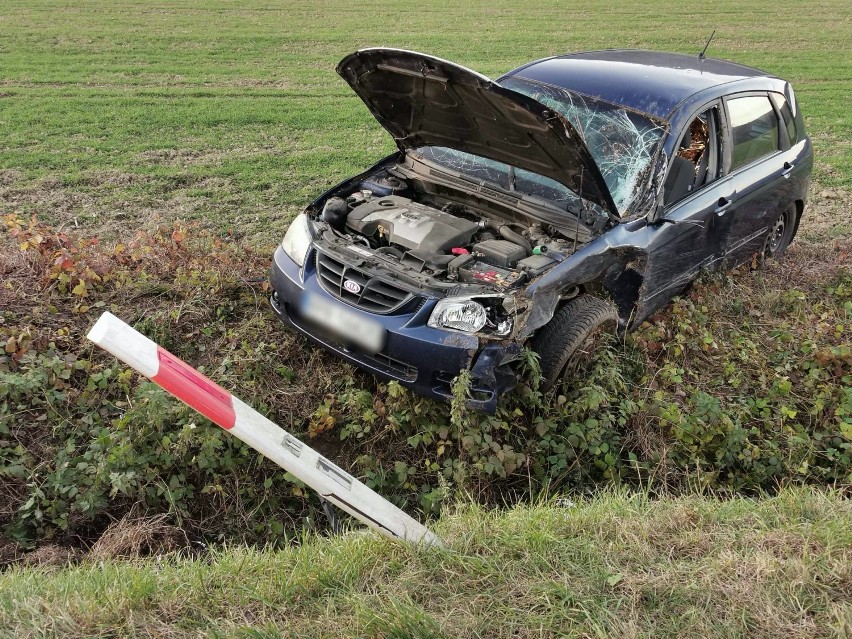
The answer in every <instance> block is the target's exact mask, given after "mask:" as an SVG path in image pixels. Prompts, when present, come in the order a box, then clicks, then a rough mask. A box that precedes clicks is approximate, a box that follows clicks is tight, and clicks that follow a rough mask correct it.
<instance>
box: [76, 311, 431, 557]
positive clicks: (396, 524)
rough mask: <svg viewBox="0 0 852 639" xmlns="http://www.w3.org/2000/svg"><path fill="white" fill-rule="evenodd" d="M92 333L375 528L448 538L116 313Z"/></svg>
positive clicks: (394, 534) (423, 538)
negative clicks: (431, 528)
mask: <svg viewBox="0 0 852 639" xmlns="http://www.w3.org/2000/svg"><path fill="white" fill-rule="evenodd" d="M87 337H88V338H89V339H90V340H91V341H93V342H94V343H95V344H97V345H98V346H100V347H101V348H103V349H105V350H106V351H108V352H110V353H112V354H113V355H115V356H116V357H117V358H118V359H120V360H122V361H123V362H125V363H126V364H128V365H129V366H131V367H132V368H134V369H136V370H137V371H139V372H140V373H142V374H143V375H144V376H145V377H148V378H149V379H150V380H151V381H153V382H155V383H156V384H158V385H159V386H161V387H162V388H164V389H165V390H167V391H168V392H169V393H171V394H172V395H174V396H175V397H177V398H178V399H179V400H181V401H182V402H184V403H186V404H187V405H188V406H190V407H191V408H193V409H195V410H196V411H198V412H199V413H201V414H202V415H204V416H205V417H207V418H208V419H210V420H211V421H213V422H214V423H216V424H218V425H219V426H221V427H222V428H224V429H226V430H227V431H228V432H229V433H231V434H232V435H234V436H235V437H237V438H239V439H240V440H242V441H243V442H245V443H246V444H248V445H249V446H251V447H252V448H254V449H255V450H256V451H257V452H259V453H260V454H262V455H264V456H265V457H267V458H269V459H270V460H272V461H273V462H275V463H276V464H278V465H279V466H281V468H283V469H284V470H286V471H287V472H289V473H292V474H293V475H294V476H295V477H297V478H298V479H299V480H301V481H303V482H304V483H305V484H307V485H308V486H310V487H311V488H313V489H314V490H315V491H317V493H319V495H320V497H322V498H323V499H325V500H327V501H329V502H331V503H332V504H334V505H335V506H337V507H338V508H340V509H342V510H344V511H346V512H347V513H349V514H350V515H352V516H353V517H355V518H356V519H358V520H359V521H361V522H363V523H364V524H366V525H367V526H369V527H370V528H372V529H373V530H376V531H377V532H379V533H381V534H383V535H385V536H386V537H391V538H394V539H404V540H406V541H409V542H413V543H418V542H423V543H426V544H442V542H441V540H440V539H439V538H438V537H437V536H435V535H434V534H432V533H431V532H430V531H429V530H428V529H427V528H426V527H424V526H423V525H422V524H420V522H418V521H417V520H415V519H413V518H412V517H410V516H409V515H407V514H406V513H405V512H403V511H402V510H400V509H399V508H397V507H396V506H394V505H393V504H392V503H390V502H389V501H388V500H386V499H385V498H384V497H382V496H381V495H379V494H378V493H376V492H374V491H373V490H371V489H370V488H368V487H367V486H365V485H364V484H363V483H361V482H360V481H358V480H357V479H355V478H354V477H352V475H350V474H348V473H347V472H346V471H344V470H341V469H340V468H338V467H337V466H335V465H334V464H333V463H332V462H330V461H329V460H327V459H326V458H325V457H323V456H322V455H320V454H319V453H317V452H316V451H315V450H314V449H313V448H311V447H310V446H308V445H307V444H305V443H303V442H302V441H300V440H299V439H297V438H296V437H294V436H293V435H291V434H290V433H288V432H287V431H285V430H284V429H283V428H281V427H280V426H278V425H276V424H275V423H273V422H272V421H270V420H268V419H267V418H266V417H264V416H263V415H261V414H260V413H258V412H257V411H256V410H254V409H253V408H252V407H251V406H249V405H248V404H246V403H245V402H242V401H241V400H240V399H238V398H237V397H234V396H233V395H231V394H230V393H229V392H228V391H226V390H225V389H224V388H222V387H221V386H219V385H218V384H216V383H215V382H213V381H212V380H210V379H209V378H207V377H206V376H205V375H202V374H201V373H199V372H198V371H197V370H195V369H194V368H193V367H192V366H190V365H189V364H187V363H186V362H184V361H182V360H181V359H179V358H178V357H175V356H174V355H172V354H171V353H169V352H168V351H167V350H165V349H163V348H161V347H159V346H158V345H157V344H156V343H155V342H153V341H151V340H150V339H148V338H147V337H145V336H144V335H142V334H141V333H139V332H138V331H136V330H135V329H133V328H132V327H130V326H128V325H127V324H125V323H124V322H122V321H121V320H120V319H118V318H117V317H116V316H115V315H113V314H112V313H109V312H107V313H104V314H103V315H101V317H100V319H98V321H97V322H96V323H95V325H94V326H93V327H92V330H90V331H89V334H88V335H87Z"/></svg>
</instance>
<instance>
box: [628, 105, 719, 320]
mask: <svg viewBox="0 0 852 639" xmlns="http://www.w3.org/2000/svg"><path fill="white" fill-rule="evenodd" d="M721 108H722V105H721V102H719V101H716V102H713V103H711V104H708V105H705V106H704V107H702V108H701V109H699V110H698V111H697V112H696V113H695V114H694V116H695V117H699V116H704V117H705V118H706V120H707V124H708V129H709V131H708V139H707V145H706V149H705V152H706V153H707V154H708V155H707V158H708V166H707V167H706V170H705V173H704V175H703V177H701V179H699V177H698V176H697V175H696V176H695V181H694V182H693V184H692V185H691V187H690V188H688V190H686V191H683V189H681V190H680V191H678V190H677V186H676V182H677V181H678V180H677V177H675V176H674V172H675V171H677V170H678V168H679V165H682V164H683V162H681V159H683V158H681V156H680V155H679V153H680V151H677V149H678V148H679V147H681V150H685V149H684V148H682V147H684V146H685V145H684V140H685V136H686V135H689V133H690V126H691V124H692V123H693V122H694V121H695V118H694V117H693V118H689V119H688V120H687V122H688V123H687V125H686V127H685V128H684V130H683V132H682V133H680V134H679V139H680V140H681V141H680V142H679V143H678V145H677V146H676V147H675V149H676V151H677V152H676V153H674V154H673V156H672V158H671V160H670V165H669V169H668V173H667V178H666V189H665V191H666V192H665V194H664V197H665V198H666V199H665V201H664V206H665V208H664V213H663V216H662V217H661V218H660V219H659V220H657V221H656V222H654V223H653V224H651V225H650V228H649V233H650V237H649V238H648V257H647V260H648V263H647V266H646V269H645V281H644V287H643V288H644V291H645V295H644V296H643V299H642V300H640V315H643V316H647V315H648V314H650V313H652V312H653V311H654V310H656V309H657V308H660V307H661V306H663V305H664V304H665V303H667V302H668V301H669V300H670V299H671V298H672V297H674V296H675V295H677V294H678V293H679V292H680V291H681V290H683V288H684V287H685V286H686V285H687V284H689V283H690V282H691V281H692V280H693V279H694V278H695V277H696V275H698V273H699V272H700V270H701V269H702V268H709V267H713V266H714V265H715V264H717V263H718V262H719V261H720V260H721V258H722V257H723V256H724V246H725V239H726V238H727V235H728V222H729V220H730V218H729V217H728V216H727V215H726V213H727V209H728V207H729V206H730V205H729V202H731V201H732V200H733V197H734V187H733V185H732V184H731V183H730V181H729V180H727V178H726V177H725V176H724V175H723V164H722V159H723V155H722V145H721ZM697 170H698V167H697V166H696V171H697Z"/></svg>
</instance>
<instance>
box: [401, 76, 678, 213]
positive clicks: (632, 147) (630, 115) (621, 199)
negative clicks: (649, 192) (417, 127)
mask: <svg viewBox="0 0 852 639" xmlns="http://www.w3.org/2000/svg"><path fill="white" fill-rule="evenodd" d="M502 86H505V87H506V88H509V89H512V90H514V91H517V92H518V93H523V94H524V95H527V96H529V97H531V98H533V99H534V100H537V101H539V102H541V103H542V104H544V105H547V106H548V107H550V108H552V109H555V110H556V111H558V112H559V113H561V114H562V115H563V116H565V117H566V118H567V119H568V121H569V122H570V123H571V124H572V125H573V126H574V128H575V129H576V130H577V131H578V132H579V133H580V135H581V136H582V137H583V140H584V142H585V144H586V146H587V147H588V149H589V152H590V153H591V154H592V157H593V158H594V160H595V162H596V163H597V165H598V168H599V169H600V171H601V173H602V174H603V178H604V180H605V181H606V184H607V187H608V188H609V191H610V193H611V194H612V199H613V201H614V202H615V205H616V206H617V207H618V210H619V212H620V213H624V212H625V210H626V209H627V208H628V206H629V205H630V203H631V202H632V200H633V198H634V196H635V190H636V188H637V186H639V183H640V180H641V178H642V177H643V174H644V172H645V171H646V170H647V168H648V166H649V164H650V160H651V156H652V154H653V153H654V149H655V147H656V144H657V142H658V141H659V140H660V137H661V135H662V134H663V131H664V128H663V127H662V126H660V125H659V124H657V123H656V122H654V121H652V120H651V119H649V118H646V117H644V116H642V115H639V114H638V113H634V112H630V111H627V110H626V109H623V108H619V107H616V106H614V105H610V104H608V103H605V102H601V101H597V100H592V99H590V98H585V97H582V96H579V95H576V94H572V93H570V92H568V91H565V90H564V89H560V88H557V87H552V86H549V85H543V84H538V83H535V82H530V81H526V80H521V79H518V78H509V79H507V80H505V81H504V82H502ZM417 151H418V153H420V154H421V155H423V156H425V157H426V158H427V159H431V160H433V161H435V162H437V163H439V164H442V165H444V166H446V167H448V168H451V169H454V170H456V171H459V172H460V173H464V174H466V175H469V176H471V177H474V178H476V179H480V180H485V181H488V182H492V183H494V184H497V185H498V186H501V187H502V188H504V189H506V190H515V191H519V192H522V193H526V194H529V195H535V196H538V197H541V198H544V199H547V200H550V201H551V202H554V203H557V204H560V205H562V206H563V208H570V209H573V208H574V207H575V206H577V205H579V204H580V198H579V197H578V196H577V195H576V194H575V193H574V192H573V191H571V190H570V189H568V187H566V186H564V185H562V184H560V183H559V182H556V181H555V180H551V179H550V178H546V177H543V176H541V175H538V174H536V173H532V172H530V171H525V170H523V169H514V171H512V170H510V167H509V166H508V165H506V164H503V163H502V162H496V161H494V160H489V159H487V158H482V157H479V156H476V155H471V154H469V153H465V152H463V151H456V150H454V149H448V148H444V147H424V148H420V149H418V150H417ZM587 206H588V203H587ZM595 208H597V207H595Z"/></svg>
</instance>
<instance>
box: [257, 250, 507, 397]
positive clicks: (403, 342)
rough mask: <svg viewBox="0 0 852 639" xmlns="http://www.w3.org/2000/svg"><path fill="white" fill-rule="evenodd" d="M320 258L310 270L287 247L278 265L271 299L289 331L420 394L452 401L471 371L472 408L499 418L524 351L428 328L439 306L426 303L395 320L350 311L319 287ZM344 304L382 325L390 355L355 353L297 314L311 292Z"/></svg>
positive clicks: (307, 263) (311, 263)
mask: <svg viewBox="0 0 852 639" xmlns="http://www.w3.org/2000/svg"><path fill="white" fill-rule="evenodd" d="M315 255H316V252H315V250H314V249H313V248H312V249H311V250H310V252H309V253H308V256H307V260H306V261H305V266H304V268H303V269H300V268H299V266H298V265H297V264H296V263H295V262H293V260H291V259H290V258H289V257H288V256H287V254H286V253H284V251H283V249H281V247H278V249H277V250H276V251H275V256H274V260H273V263H272V273H271V283H272V289H273V294H272V297H271V299H270V302H271V305H272V309H273V310H274V311H275V313H276V315H278V317H279V318H280V319H281V320H282V321H283V322H284V323H285V324H286V325H288V326H290V327H291V328H292V329H294V330H295V331H297V332H299V333H301V334H302V335H304V336H305V337H307V338H308V339H310V340H311V341H313V342H314V343H316V344H319V345H320V346H322V347H324V348H326V349H328V350H330V351H332V352H334V353H336V354H337V355H339V356H340V357H342V358H343V359H345V360H347V361H349V362H351V363H353V364H355V365H356V366H359V367H360V368H363V369H365V370H368V371H370V372H372V373H374V374H376V375H378V376H380V377H382V378H384V379H393V380H396V381H397V382H399V383H400V384H402V385H403V386H406V387H408V388H410V389H412V390H413V391H414V392H416V393H418V394H420V395H423V396H425V397H430V398H432V399H437V400H441V401H449V399H450V398H451V397H452V391H451V383H452V380H453V378H454V377H455V376H456V375H458V373H459V372H460V371H462V370H464V369H467V368H470V371H471V378H472V384H471V389H470V390H471V398H470V399H469V400H468V406H470V407H471V408H473V409H475V410H479V411H483V412H487V413H494V411H495V410H496V409H497V399H498V398H499V396H500V395H501V394H502V393H504V392H506V391H508V390H511V389H512V388H514V386H515V384H516V383H517V376H516V375H515V373H514V371H513V370H512V369H511V368H510V366H509V362H510V361H511V360H513V359H515V358H517V356H518V354H519V353H520V350H521V349H520V346H519V345H518V344H516V343H514V342H508V343H485V344H480V340H479V338H478V337H477V336H476V335H468V334H464V333H457V332H450V331H443V330H440V329H436V328H432V327H430V326H427V325H426V322H427V321H428V319H429V316H430V314H431V313H432V309H433V308H434V306H435V304H436V303H437V300H435V299H426V300H425V302H424V303H422V304H419V305H417V307H416V308H413V309H410V310H407V309H406V307H405V306H404V307H403V308H402V309H401V311H400V312H397V313H392V314H389V315H378V314H374V313H368V312H366V311H362V310H360V309H357V308H355V307H352V306H349V305H347V304H345V302H342V301H340V300H337V298H335V297H333V296H332V295H330V294H329V293H327V292H326V291H325V290H324V289H323V288H322V287H321V286H320V284H319V282H318V281H317V276H316V266H315V259H314V258H315ZM306 291H307V292H310V293H311V294H315V295H320V296H323V297H325V298H328V299H331V300H334V301H335V302H337V303H338V304H344V305H346V306H347V308H349V309H350V310H351V311H352V312H355V313H359V314H363V315H364V316H365V317H368V318H370V319H372V320H374V321H376V320H378V321H379V322H380V323H381V324H382V325H383V326H384V328H385V329H386V331H387V342H386V344H385V347H384V349H383V350H382V351H381V352H380V353H377V354H375V355H370V354H366V353H361V352H357V351H354V350H351V349H349V348H347V347H345V346H343V345H341V344H339V343H336V342H335V341H333V340H331V339H329V338H327V337H326V336H324V335H322V334H320V333H318V332H317V331H316V330H314V328H313V327H312V326H311V325H310V324H307V323H305V322H304V321H303V320H302V319H301V318H300V317H299V316H298V315H297V314H296V313H295V312H294V309H296V308H298V307H299V301H300V300H301V298H302V296H303V295H304V294H305V292H306Z"/></svg>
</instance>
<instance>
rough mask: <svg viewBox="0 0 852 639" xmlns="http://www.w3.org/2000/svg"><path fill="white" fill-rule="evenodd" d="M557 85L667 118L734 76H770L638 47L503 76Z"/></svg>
mask: <svg viewBox="0 0 852 639" xmlns="http://www.w3.org/2000/svg"><path fill="white" fill-rule="evenodd" d="M510 77H518V78H526V79H529V80H535V81H537V82H543V83H545V84H550V85H554V86H557V87H562V88H564V89H568V90H570V91H575V92H578V93H582V94H584V95H588V96H591V97H594V98H598V99H601V100H606V101H607V102H612V103H614V104H620V105H622V106H625V107H628V108H631V109H635V110H637V111H643V112H645V113H648V114H650V115H653V116H656V117H658V118H663V119H668V117H669V116H670V114H671V113H672V111H673V110H674V109H675V107H676V106H677V105H678V104H680V103H681V102H683V101H684V100H685V99H687V98H688V97H690V96H691V95H694V94H695V93H698V92H699V91H703V90H704V89H708V88H711V87H715V86H719V85H722V84H728V83H730V82H735V81H738V80H745V79H748V78H759V77H774V76H772V74H769V73H766V72H765V71H761V70H759V69H754V68H752V67H747V66H745V65H742V64H737V63H735V62H728V61H726V60H716V59H714V58H704V59H703V60H702V59H700V58H699V57H698V54H695V55H687V54H683V53H664V52H660V51H643V50H639V49H608V50H605V51H585V52H582V53H568V54H565V55H560V56H554V57H552V58H545V59H543V60H536V61H534V62H530V63H528V64H525V65H524V66H522V67H519V68H517V69H515V70H513V71H509V73H507V74H505V75H504V76H502V77H501V78H500V80H498V82H500V81H502V80H505V79H507V78H510Z"/></svg>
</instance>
